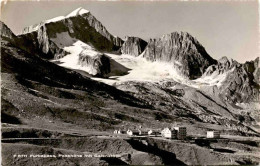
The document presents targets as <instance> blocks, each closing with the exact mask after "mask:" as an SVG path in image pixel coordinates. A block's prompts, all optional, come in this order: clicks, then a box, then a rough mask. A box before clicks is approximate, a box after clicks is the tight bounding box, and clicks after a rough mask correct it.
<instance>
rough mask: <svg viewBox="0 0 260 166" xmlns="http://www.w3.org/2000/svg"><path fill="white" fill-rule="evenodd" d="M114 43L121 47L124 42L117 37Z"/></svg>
mask: <svg viewBox="0 0 260 166" xmlns="http://www.w3.org/2000/svg"><path fill="white" fill-rule="evenodd" d="M113 43H114V45H116V46H119V47H121V46H122V45H123V43H124V41H123V40H122V39H121V38H120V37H117V36H116V37H115V38H113Z"/></svg>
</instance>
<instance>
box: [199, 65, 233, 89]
mask: <svg viewBox="0 0 260 166" xmlns="http://www.w3.org/2000/svg"><path fill="white" fill-rule="evenodd" d="M234 70H235V68H233V69H231V70H230V71H227V72H225V73H222V74H218V73H217V72H214V73H213V74H211V75H209V76H202V77H200V78H198V79H196V80H194V82H195V83H197V84H200V85H206V86H215V85H216V86H217V87H220V86H221V85H222V83H223V82H224V81H225V79H226V77H227V75H228V74H229V73H230V72H233V71H234Z"/></svg>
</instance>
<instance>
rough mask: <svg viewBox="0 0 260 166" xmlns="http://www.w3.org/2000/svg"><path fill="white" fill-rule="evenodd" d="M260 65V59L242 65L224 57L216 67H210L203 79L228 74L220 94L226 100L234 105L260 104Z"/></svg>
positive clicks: (220, 88) (221, 86)
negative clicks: (252, 102)
mask: <svg viewBox="0 0 260 166" xmlns="http://www.w3.org/2000/svg"><path fill="white" fill-rule="evenodd" d="M259 64H260V63H259V58H256V59H255V60H253V61H249V62H245V63H244V64H241V63H238V62H237V61H235V60H233V59H230V60H229V59H228V58H227V57H223V58H221V59H220V60H219V61H218V63H217V64H216V65H211V66H210V67H208V69H207V70H206V71H205V73H204V74H203V76H202V78H203V77H207V76H213V77H214V76H215V77H216V76H218V75H221V74H226V73H227V74H226V78H225V79H224V81H223V82H222V83H221V85H220V87H219V93H220V95H221V96H223V98H224V99H225V100H227V101H229V102H233V103H237V102H238V103H242V102H245V103H247V102H250V101H255V102H258V101H259V94H260V93H259V90H260V88H259V75H260V72H259Z"/></svg>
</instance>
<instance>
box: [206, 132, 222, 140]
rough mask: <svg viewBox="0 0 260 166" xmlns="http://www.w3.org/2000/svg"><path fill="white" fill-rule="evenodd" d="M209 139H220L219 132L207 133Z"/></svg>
mask: <svg viewBox="0 0 260 166" xmlns="http://www.w3.org/2000/svg"><path fill="white" fill-rule="evenodd" d="M207 138H220V132H219V131H207Z"/></svg>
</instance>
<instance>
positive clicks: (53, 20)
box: [45, 16, 65, 23]
mask: <svg viewBox="0 0 260 166" xmlns="http://www.w3.org/2000/svg"><path fill="white" fill-rule="evenodd" d="M63 19H65V17H64V16H58V17H55V18H52V19H49V20H46V21H45V23H50V22H57V21H60V20H63Z"/></svg>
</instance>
